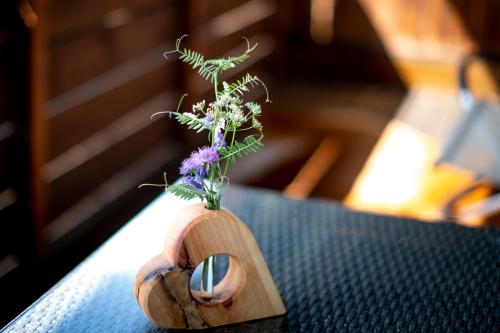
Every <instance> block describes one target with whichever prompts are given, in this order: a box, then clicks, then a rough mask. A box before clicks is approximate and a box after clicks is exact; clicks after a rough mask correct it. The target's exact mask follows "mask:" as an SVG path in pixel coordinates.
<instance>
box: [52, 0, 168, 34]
mask: <svg viewBox="0 0 500 333" xmlns="http://www.w3.org/2000/svg"><path fill="white" fill-rule="evenodd" d="M164 4H165V1H163V0H106V1H103V0H72V1H67V0H51V1H49V6H50V7H49V11H50V14H51V22H50V25H49V35H50V36H51V37H57V36H60V35H62V34H64V33H66V34H67V33H71V32H75V31H81V30H85V29H89V27H90V29H93V28H94V27H95V26H97V25H102V24H103V18H104V17H105V16H106V14H109V13H110V12H112V11H115V10H117V9H121V8H126V9H129V10H130V11H133V12H134V11H138V10H139V9H141V8H151V7H153V6H155V5H156V6H160V5H164Z"/></svg>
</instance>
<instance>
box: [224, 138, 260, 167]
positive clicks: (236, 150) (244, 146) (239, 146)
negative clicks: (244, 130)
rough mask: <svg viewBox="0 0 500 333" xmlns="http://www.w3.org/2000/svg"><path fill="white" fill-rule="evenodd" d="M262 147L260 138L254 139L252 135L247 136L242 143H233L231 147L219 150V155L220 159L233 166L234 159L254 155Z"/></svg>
mask: <svg viewBox="0 0 500 333" xmlns="http://www.w3.org/2000/svg"><path fill="white" fill-rule="evenodd" d="M263 146H264V144H263V143H262V136H261V137H260V138H258V139H256V138H255V136H254V135H249V136H247V137H246V138H245V140H243V142H238V141H235V142H234V144H233V145H232V146H229V147H223V148H221V149H220V150H219V155H220V157H221V159H226V160H227V162H228V163H229V164H233V163H234V162H236V158H241V157H243V156H246V155H248V154H250V153H254V152H256V151H257V150H259V149H260V148H262V147H263Z"/></svg>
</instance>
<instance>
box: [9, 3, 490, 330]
mask: <svg viewBox="0 0 500 333" xmlns="http://www.w3.org/2000/svg"><path fill="white" fill-rule="evenodd" d="M499 13H500V1H497V0H491V1H489V0H418V1H417V0H309V1H308V0H300V1H291V0H290V1H285V0H246V1H245V0H228V1H215V0H191V1H175V0H121V1H119V0H72V1H66V0H31V1H27V0H3V1H2V2H1V4H0V249H1V252H0V292H1V294H2V301H1V302H2V304H1V308H2V309H4V310H5V311H2V313H1V314H0V324H5V323H6V322H7V321H8V320H10V319H12V318H13V317H14V316H15V315H17V314H18V313H19V312H20V311H21V310H23V309H24V308H25V307H26V306H28V305H29V304H30V303H32V302H33V301H34V300H35V299H36V298H37V297H39V296H40V295H41V294H42V293H43V292H44V291H46V290H47V289H48V288H49V287H50V286H52V285H53V284H54V283H55V282H56V281H57V280H59V279H60V278H61V277H62V276H64V274H65V273H67V272H68V271H69V270H71V269H72V268H73V267H74V266H75V265H76V264H78V263H79V262H80V261H81V260H82V259H83V258H85V257H86V256H87V255H88V254H89V253H91V251H93V250H94V249H95V248H96V247H97V246H99V245H100V244H101V243H102V242H103V241H104V240H105V239H107V238H108V237H109V236H110V235H112V233H113V232H115V231H116V230H117V229H118V228H120V227H121V226H122V225H124V224H125V223H126V222H127V221H128V220H129V219H130V218H131V217H132V216H133V215H134V214H136V213H137V212H138V211H139V210H140V209H141V208H143V207H144V206H145V205H147V204H148V202H150V201H151V200H152V199H153V198H154V197H156V196H158V195H159V194H160V193H161V190H159V189H158V188H145V189H140V190H139V189H137V186H138V185H139V184H141V183H144V182H156V183H158V182H161V181H162V173H163V172H166V173H167V176H168V179H169V181H174V180H175V179H176V178H177V177H178V165H179V163H180V161H182V159H183V158H185V157H186V156H187V154H188V153H189V152H190V151H191V150H192V149H193V148H194V147H196V146H198V145H199V144H200V143H201V142H203V140H204V138H203V137H201V138H200V137H197V136H194V135H193V134H192V132H190V131H187V130H186V128H183V127H181V126H179V125H177V124H176V122H175V121H173V120H170V119H168V118H166V117H165V118H157V119H154V121H153V120H151V119H150V115H151V114H153V113H155V112H158V111H163V110H172V109H174V108H175V107H176V105H177V101H178V99H179V97H180V96H181V95H182V94H183V93H185V92H187V93H189V101H188V102H187V103H184V110H185V111H188V110H190V105H191V104H192V103H194V102H197V101H199V100H202V99H207V100H209V99H210V94H211V92H212V91H211V89H210V85H209V84H207V82H204V81H202V80H201V79H199V77H197V75H196V73H194V72H192V71H191V70H190V69H189V68H188V67H186V66H185V65H183V64H182V63H181V62H180V61H179V60H177V59H176V58H175V57H171V58H170V59H165V58H164V57H163V53H164V52H165V51H169V50H172V49H174V43H175V39H176V38H178V37H179V36H181V35H183V34H188V35H189V38H187V39H186V40H185V43H186V46H188V47H190V48H193V49H195V50H197V51H200V52H202V53H204V54H206V55H207V56H208V57H218V56H222V55H233V54H238V53H239V52H241V51H242V50H243V49H244V47H245V44H244V41H243V40H242V39H241V37H242V36H245V37H247V38H249V40H250V41H251V42H252V43H255V42H256V43H258V44H259V46H258V48H257V49H256V51H255V52H254V53H253V56H252V58H251V59H250V60H248V61H246V62H245V63H243V64H242V65H241V66H240V67H238V68H236V69H235V70H234V71H232V72H230V73H229V75H228V76H227V77H225V79H226V80H232V79H237V78H240V77H241V76H242V75H244V74H245V73H246V72H250V73H253V74H256V75H258V76H259V77H261V79H262V80H263V81H264V82H266V83H267V84H268V86H269V90H270V93H271V99H272V101H273V103H272V104H265V105H264V116H263V123H264V127H265V132H266V138H265V148H264V149H262V150H261V151H259V152H258V153H256V154H254V155H252V156H249V157H247V158H245V159H244V160H242V161H241V162H240V163H239V164H238V165H237V166H236V168H233V170H232V171H231V174H230V177H231V181H232V183H240V184H246V185H251V186H257V187H262V188H270V189H274V190H277V191H280V192H282V193H283V194H284V195H285V196H287V197H289V198H292V199H294V200H302V199H306V198H310V197H319V198H323V199H326V200H336V201H339V202H342V203H343V204H344V205H346V206H347V207H350V208H353V209H357V210H364V211H370V212H376V213H381V214H393V215H400V216H408V217H413V218H418V219H421V220H425V221H428V222H430V223H435V222H436V221H443V220H446V221H451V222H455V223H461V224H464V225H468V226H474V227H484V226H490V225H496V224H498V214H497V211H498V209H499V208H500V199H499V197H498V195H497V194H496V193H497V190H498V184H499V182H500V174H499V173H500V166H499V161H500V137H499V135H500V116H499V112H500V111H499V109H498V98H497V94H498V89H497V78H498V77H499V76H498V75H499V74H500V72H499V67H498V65H499V56H500V21H499V20H498V15H499ZM263 95H264V91H261V90H259V89H255V90H254V91H253V92H252V94H251V95H249V96H248V98H249V99H251V98H254V99H257V100H259V101H261V102H263V101H264V99H263ZM117 255H119V254H117Z"/></svg>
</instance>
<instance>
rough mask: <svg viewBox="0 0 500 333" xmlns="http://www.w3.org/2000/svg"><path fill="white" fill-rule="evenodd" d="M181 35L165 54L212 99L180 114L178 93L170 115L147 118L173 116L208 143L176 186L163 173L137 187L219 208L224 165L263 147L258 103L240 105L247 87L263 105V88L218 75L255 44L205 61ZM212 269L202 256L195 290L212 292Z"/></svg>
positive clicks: (253, 80)
mask: <svg viewBox="0 0 500 333" xmlns="http://www.w3.org/2000/svg"><path fill="white" fill-rule="evenodd" d="M185 37H186V35H184V36H182V37H180V38H179V39H177V41H176V44H175V50H173V51H169V52H166V53H165V54H164V56H165V57H167V56H168V55H169V54H171V53H176V54H178V55H179V59H181V60H182V61H183V62H185V63H187V64H189V65H190V66H191V67H192V69H193V70H196V71H197V72H198V74H199V75H200V76H201V77H202V78H203V79H205V80H207V81H210V83H212V85H213V89H214V100H213V101H211V102H209V103H206V102H205V100H203V101H201V102H198V103H196V104H194V105H193V106H192V112H180V111H179V110H180V107H181V104H182V101H183V99H184V98H185V97H186V96H187V94H184V95H183V96H182V97H181V99H180V101H179V103H178V105H177V109H176V111H175V112H174V111H162V112H157V113H155V114H153V115H152V117H155V116H158V115H161V114H167V115H168V116H170V117H174V118H175V119H177V121H178V122H179V123H180V124H183V125H186V126H188V128H189V129H192V130H194V131H196V132H197V133H201V132H207V134H208V144H207V145H206V146H203V147H201V148H198V149H197V150H195V151H193V152H192V153H191V154H190V155H189V157H188V158H186V159H185V160H184V161H183V162H182V165H181V166H180V168H179V173H180V175H181V176H182V179H181V181H180V182H177V183H175V184H168V183H167V179H166V175H165V174H164V184H143V185H150V186H162V187H165V191H167V192H170V193H172V194H174V195H176V196H178V197H180V198H182V199H186V200H191V199H193V198H196V197H198V198H199V199H200V200H201V201H202V202H204V203H205V207H206V208H207V209H210V210H219V209H220V207H221V198H222V188H223V187H224V186H225V185H227V184H228V183H229V179H228V177H227V171H228V167H229V166H230V165H231V164H234V163H235V162H236V159H237V158H241V157H243V156H245V155H248V154H250V153H253V152H255V151H257V150H258V149H259V148H261V147H262V146H263V143H262V140H263V138H264V134H263V127H262V124H261V123H260V121H259V120H258V118H259V116H260V115H261V113H262V108H261V105H260V104H258V103H256V102H253V101H245V100H244V98H243V97H244V95H245V93H247V92H249V91H250V89H251V88H254V87H256V86H262V87H263V89H264V90H265V93H266V102H270V100H269V92H268V90H267V87H266V85H265V84H264V83H263V82H262V81H261V80H260V79H259V78H258V77H257V76H255V75H250V74H248V73H247V74H246V75H244V76H243V77H242V78H241V79H239V80H236V81H235V82H232V83H228V82H225V81H223V82H221V74H222V73H223V72H225V71H227V70H230V69H232V68H234V67H236V66H237V65H238V64H240V63H242V62H243V61H245V60H247V59H248V58H250V54H251V52H252V51H254V50H255V48H256V47H257V44H254V45H250V42H249V41H248V39H246V38H244V39H245V41H246V46H247V47H246V50H245V52H244V53H243V54H241V55H239V56H230V57H225V58H219V59H205V57H204V56H203V55H202V54H200V53H198V52H196V51H193V50H190V49H186V48H181V42H182V40H183V39H184V38H185ZM249 131H251V132H252V133H253V134H247V135H246V136H245V138H244V139H243V140H242V141H238V140H237V139H238V138H239V137H240V135H238V136H237V134H238V133H242V132H247V133H248V132H249ZM141 186H142V185H141ZM214 271H215V257H214V256H212V257H209V258H207V259H206V260H205V261H204V263H203V267H202V277H201V289H202V290H205V291H206V292H208V293H213V279H214Z"/></svg>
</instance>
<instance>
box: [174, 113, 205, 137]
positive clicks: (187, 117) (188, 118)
mask: <svg viewBox="0 0 500 333" xmlns="http://www.w3.org/2000/svg"><path fill="white" fill-rule="evenodd" d="M172 114H173V115H174V116H175V119H177V121H178V122H179V123H180V124H182V125H187V126H188V128H189V129H193V130H195V131H196V132H197V133H200V132H202V131H203V130H204V129H206V126H205V121H204V120H203V119H200V118H198V117H196V115H194V114H191V113H186V112H185V113H179V112H173V113H172Z"/></svg>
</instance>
